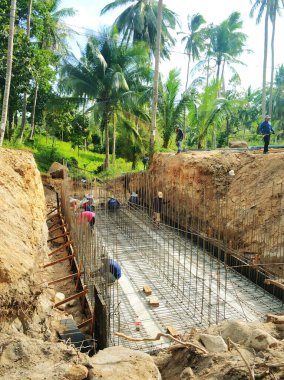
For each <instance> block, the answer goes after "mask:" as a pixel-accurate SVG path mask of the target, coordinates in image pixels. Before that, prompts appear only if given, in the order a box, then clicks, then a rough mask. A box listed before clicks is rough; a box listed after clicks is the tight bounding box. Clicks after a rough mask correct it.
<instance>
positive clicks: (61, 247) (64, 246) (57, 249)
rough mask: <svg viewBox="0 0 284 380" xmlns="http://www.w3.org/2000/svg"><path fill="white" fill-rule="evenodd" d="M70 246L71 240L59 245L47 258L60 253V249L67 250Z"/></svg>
mask: <svg viewBox="0 0 284 380" xmlns="http://www.w3.org/2000/svg"><path fill="white" fill-rule="evenodd" d="M70 244H73V241H72V240H69V241H67V243H65V244H63V245H61V246H60V247H59V248H56V249H55V250H54V251H52V252H49V254H48V256H52V255H54V254H55V253H57V252H59V251H61V249H63V248H67V247H68V246H69V245H70Z"/></svg>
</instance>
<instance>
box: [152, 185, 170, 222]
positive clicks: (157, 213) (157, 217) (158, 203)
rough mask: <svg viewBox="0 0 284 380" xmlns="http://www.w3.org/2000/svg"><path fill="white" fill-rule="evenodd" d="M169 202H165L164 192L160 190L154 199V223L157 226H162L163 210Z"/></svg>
mask: <svg viewBox="0 0 284 380" xmlns="http://www.w3.org/2000/svg"><path fill="white" fill-rule="evenodd" d="M166 203H168V202H165V201H164V200H163V193H162V192H161V191H158V193H157V196H156V197H154V199H153V205H152V207H153V224H154V226H156V227H159V226H160V222H161V212H162V208H163V205H164V204H166Z"/></svg>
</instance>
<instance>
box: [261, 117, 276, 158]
mask: <svg viewBox="0 0 284 380" xmlns="http://www.w3.org/2000/svg"><path fill="white" fill-rule="evenodd" d="M269 121H270V116H269V115H266V116H265V119H264V121H263V122H262V123H261V124H260V128H259V130H260V133H262V135H263V141H264V147H263V154H267V153H268V145H269V143H270V135H271V133H272V134H274V133H275V132H274V131H273V129H272V125H271V124H270V122H269Z"/></svg>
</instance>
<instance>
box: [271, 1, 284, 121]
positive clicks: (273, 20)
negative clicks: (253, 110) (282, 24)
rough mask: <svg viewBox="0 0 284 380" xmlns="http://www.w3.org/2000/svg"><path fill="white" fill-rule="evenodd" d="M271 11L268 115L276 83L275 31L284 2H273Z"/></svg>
mask: <svg viewBox="0 0 284 380" xmlns="http://www.w3.org/2000/svg"><path fill="white" fill-rule="evenodd" d="M271 1H272V3H271V10H270V19H271V23H272V34H271V73H270V88H269V107H268V113H269V114H270V115H271V114H272V101H273V99H272V98H273V94H272V90H273V82H274V65H275V64H274V40H275V30H276V17H277V14H278V15H280V2H281V4H282V6H284V0H271Z"/></svg>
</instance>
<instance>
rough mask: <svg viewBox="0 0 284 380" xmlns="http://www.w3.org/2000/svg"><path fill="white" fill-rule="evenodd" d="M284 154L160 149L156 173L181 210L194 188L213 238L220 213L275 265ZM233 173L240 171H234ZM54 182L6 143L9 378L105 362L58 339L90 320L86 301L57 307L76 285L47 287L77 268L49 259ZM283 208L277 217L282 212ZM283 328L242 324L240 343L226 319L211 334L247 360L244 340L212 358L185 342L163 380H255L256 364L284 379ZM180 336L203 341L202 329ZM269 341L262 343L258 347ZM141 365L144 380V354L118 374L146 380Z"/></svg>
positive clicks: (4, 268)
mask: <svg viewBox="0 0 284 380" xmlns="http://www.w3.org/2000/svg"><path fill="white" fill-rule="evenodd" d="M283 159H284V152H281V151H278V150H277V151H275V152H273V151H271V153H270V154H269V155H265V156H264V155H262V154H261V153H260V152H231V151H214V152H191V153H181V154H179V155H172V154H160V155H158V156H156V157H155V161H154V163H153V166H152V167H151V168H150V173H151V174H152V175H153V181H154V182H153V186H155V188H159V186H161V184H162V183H164V182H162V177H163V180H164V179H165V178H167V180H168V185H169V187H168V189H167V191H172V193H173V194H174V198H175V199H178V202H177V206H176V209H177V210H178V207H179V206H178V205H184V203H185V201H186V198H185V195H186V194H187V195H188V194H194V196H195V199H198V201H199V204H200V207H198V208H192V209H190V204H189V203H187V205H188V207H189V210H188V211H189V213H190V215H191V216H192V217H193V218H196V219H201V218H203V219H204V221H205V222H206V223H204V226H206V230H204V234H206V235H207V236H212V237H215V236H216V215H218V217H219V223H218V228H219V231H218V234H219V236H221V235H222V236H226V238H227V240H228V242H229V244H230V245H231V247H232V249H233V248H234V249H239V250H241V249H242V250H244V252H253V253H258V254H260V255H261V256H262V260H264V261H268V262H272V261H273V260H274V257H275V253H276V252H279V249H280V245H281V244H282V240H281V239H280V238H279V237H278V236H277V234H279V231H282V230H283V223H284V221H283V208H282V197H283V187H282V179H283V174H284V166H283ZM231 170H233V171H234V175H230V174H229V172H230V171H231ZM176 179H178V181H176ZM134 180H135V179H134ZM159 181H160V183H159ZM44 182H45V185H46V186H45V190H44V188H43V185H42V181H41V177H40V174H39V172H38V170H37V169H36V165H35V162H34V159H33V156H32V154H31V153H29V152H24V151H15V150H11V149H1V154H0V215H1V217H0V234H1V240H0V329H1V330H0V379H84V378H87V376H89V377H88V378H89V379H96V378H98V377H94V376H95V375H92V374H91V371H90V368H91V367H92V366H94V365H95V364H94V362H90V360H91V359H90V358H89V357H88V356H86V355H84V354H79V353H78V352H77V351H76V350H74V349H73V348H72V347H70V346H68V345H66V344H64V343H59V342H58V336H57V334H56V329H57V323H58V321H59V320H60V319H62V318H64V317H66V316H68V317H72V316H73V317H74V319H75V320H76V322H77V323H79V322H80V320H82V317H83V316H82V314H81V308H80V304H79V303H76V302H73V303H72V304H71V305H70V306H67V308H66V309H65V310H57V309H54V308H53V304H54V295H55V293H56V292H57V291H61V292H63V293H65V294H66V296H68V295H70V294H72V293H74V281H72V280H70V281H69V280H68V281H65V282H62V283H60V284H59V285H51V286H47V281H51V280H52V279H56V278H59V277H62V276H65V275H67V274H69V270H70V267H69V264H68V263H64V264H60V265H57V266H56V267H50V268H49V269H48V270H47V269H44V268H43V267H42V264H43V263H45V262H47V261H48V258H47V252H50V251H51V250H53V249H55V248H56V247H57V246H58V245H59V244H60V240H59V241H56V242H54V243H52V244H47V239H48V233H47V224H46V214H47V213H48V211H49V210H51V209H52V208H54V207H55V205H56V198H55V194H54V192H53V191H52V190H51V188H52V187H56V189H57V190H58V189H59V188H60V180H59V179H55V180H51V179H50V178H49V177H45V178H44ZM185 189H187V192H185ZM209 201H210V204H209V203H208V202H209ZM222 202H226V210H227V212H226V213H220V212H219V211H218V207H219V206H220V204H222ZM236 205H237V207H236ZM209 206H210V207H209ZM183 207H184V206H183ZM205 207H206V211H207V212H206V213H204V208H205ZM275 209H277V210H278V213H277V214H275V213H274V212H273V210H275ZM244 214H245V215H246V217H245V220H246V222H245V223H244ZM49 223H50V222H49ZM244 226H245V228H243V227H244ZM269 226H270V228H269ZM271 226H273V227H271ZM276 227H277V228H276ZM242 228H243V229H242ZM252 231H254V234H253V235H252ZM55 234H56V233H55ZM271 236H272V237H273V238H271ZM263 237H264V238H265V239H263ZM263 242H264V243H263ZM57 257H60V253H59V254H58V256H57ZM277 259H279V255H278V257H277ZM282 325H283V324H282V323H280V324H279V325H278V324H273V323H271V322H270V323H265V324H254V325H249V326H248V325H246V326H245V327H244V326H241V327H240V330H239V332H240V333H239V334H240V335H241V334H243V335H242V336H243V337H244V339H243V340H240V341H239V340H238V336H236V334H235V335H234V331H235V326H234V325H232V326H231V332H230V333H228V331H227V330H228V326H227V327H226V325H225V324H222V325H220V326H212V327H210V328H209V329H207V330H206V331H205V332H206V333H207V334H209V335H212V336H215V337H216V336H223V338H224V342H225V343H226V344H227V338H228V337H230V338H231V340H232V341H233V342H236V343H237V344H238V346H237V347H238V349H241V352H242V353H243V356H244V357H245V359H246V361H247V364H246V363H245V360H244V359H243V358H242V356H241V354H240V353H239V352H238V350H237V349H236V347H235V346H231V351H229V350H227V349H226V350H225V351H224V352H209V353H207V354H205V353H202V352H200V351H199V350H196V349H194V348H183V347H179V348H177V347H176V346H175V347H174V348H170V349H168V350H166V351H163V352H161V353H160V354H158V355H157V357H156V358H155V361H156V364H157V366H158V368H159V369H160V373H161V375H162V379H169V380H170V379H171V380H175V379H183V380H185V379H193V378H196V379H224V380H225V379H249V378H252V377H249V376H251V375H249V370H250V369H252V368H253V367H254V366H255V373H256V374H257V376H258V377H255V378H259V379H266V380H267V379H282V378H283V379H284V373H283V369H284V366H283V362H284V351H283V335H282V334H283V333H282V329H281V327H282ZM276 327H277V329H276ZM226 331H227V332H226ZM254 331H255V332H256V333H255V334H254V335H253V334H252V333H253V332H254ZM180 339H181V340H184V341H190V342H194V343H195V344H197V345H200V346H202V343H201V336H200V332H197V331H192V332H190V333H189V334H188V336H184V337H180ZM259 342H260V343H261V346H257V344H258V343H259ZM202 347H203V348H204V346H202ZM226 347H227V346H226ZM256 347H257V348H256ZM208 351H209V350H208ZM111 355H112V357H113V355H115V353H113V352H112V353H111ZM130 357H131V355H130ZM141 363H142V362H141ZM141 363H140V368H139V371H137V373H139V377H137V376H136V377H135V376H134V375H133V376H132V377H130V375H129V374H130V373H131V374H134V372H135V371H134V372H133V368H134V367H135V365H137V366H138V365H139V360H138V359H137V360H135V361H132V363H131V365H132V367H131V368H132V370H130V369H128V370H127V371H126V372H127V373H125V376H124V375H123V374H121V375H120V377H117V379H119V378H120V379H130V378H133V379H136V378H137V379H138V378H139V379H144V378H145V379H146V377H145V376H146V373H148V372H147V371H146V370H145V371H144V373H145V376H144V377H143V370H142V369H141V366H142V367H143V366H145V365H146V364H145V363H143V364H141ZM120 364H121V363H120ZM100 365H101V364H100ZM112 365H114V364H112ZM115 365H119V363H116V364H115ZM268 365H270V366H268ZM133 366H134V367H133ZM125 368H126V367H125ZM129 368H130V367H129ZM114 371H115V367H114ZM94 373H95V372H94ZM119 373H121V372H119ZM153 373H154V372H153ZM147 376H148V375H147ZM153 376H154V375H153ZM155 376H156V375H155ZM100 378H107V377H100ZM153 378H157V377H153ZM147 380H149V378H147Z"/></svg>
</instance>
